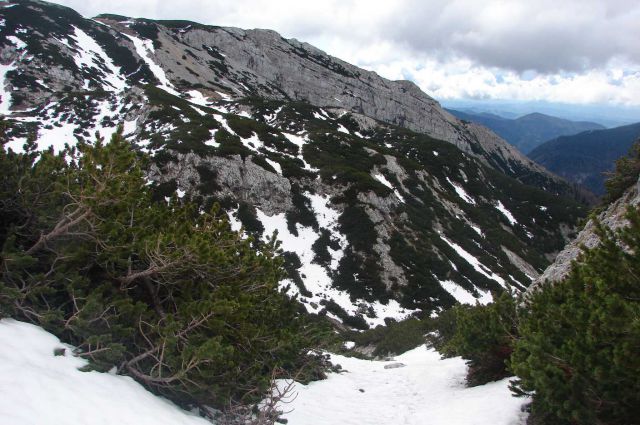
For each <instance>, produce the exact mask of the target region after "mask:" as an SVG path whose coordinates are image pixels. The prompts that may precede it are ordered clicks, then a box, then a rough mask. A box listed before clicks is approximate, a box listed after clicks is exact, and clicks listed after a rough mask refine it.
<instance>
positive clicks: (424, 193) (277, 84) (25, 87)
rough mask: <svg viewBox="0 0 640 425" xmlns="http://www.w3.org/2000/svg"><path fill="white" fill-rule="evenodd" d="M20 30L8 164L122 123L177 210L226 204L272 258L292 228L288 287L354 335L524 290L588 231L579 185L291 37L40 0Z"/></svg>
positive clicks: (5, 80) (20, 18) (19, 22)
mask: <svg viewBox="0 0 640 425" xmlns="http://www.w3.org/2000/svg"><path fill="white" fill-rule="evenodd" d="M3 16H4V17H3V20H2V21H0V43H2V45H1V48H0V63H1V64H2V68H1V69H0V79H1V82H2V84H0V87H2V92H1V93H0V96H1V98H2V101H1V104H0V113H3V114H5V120H6V121H7V123H8V128H7V130H6V134H5V138H6V140H4V142H3V143H4V146H5V148H7V149H12V150H16V151H19V150H21V149H22V148H23V144H24V142H25V141H27V139H28V138H34V139H35V142H36V145H37V146H38V148H39V149H46V148H48V147H49V146H52V149H54V150H55V151H59V150H61V149H62V148H63V147H64V145H65V144H69V145H71V146H73V145H74V144H75V143H76V141H77V140H87V141H90V140H92V139H93V138H94V135H95V134H96V133H97V134H99V135H100V136H101V137H109V136H110V135H111V134H112V133H113V132H114V131H115V129H116V127H117V126H118V125H122V127H123V131H124V134H125V136H126V137H127V138H128V140H130V141H131V143H132V144H134V146H135V147H136V148H137V149H139V150H140V151H143V152H146V153H148V154H149V155H150V156H151V163H150V164H149V170H148V174H147V178H148V179H149V182H150V184H151V185H153V187H154V188H155V189H156V193H157V197H158V200H159V201H162V200H163V198H164V197H170V196H177V197H179V198H182V197H185V198H189V199H191V200H193V201H195V202H198V203H199V204H200V205H202V207H203V208H205V207H209V206H211V205H213V204H214V203H217V204H219V205H220V208H221V209H222V211H224V212H225V213H226V214H227V216H228V218H229V220H230V222H231V224H232V226H233V228H234V229H237V230H240V229H241V227H242V229H243V230H242V231H243V232H244V233H245V235H246V237H249V236H251V237H253V238H254V239H255V240H256V241H260V240H264V239H266V238H269V237H270V236H271V235H272V234H273V233H274V232H275V231H277V238H278V239H279V240H280V241H281V244H282V245H281V247H282V250H283V258H284V259H285V261H286V264H285V267H286V270H287V273H288V278H287V279H285V280H284V281H283V282H282V286H283V288H284V289H285V290H287V291H288V293H290V294H291V295H292V296H297V297H298V298H299V300H300V302H301V303H302V304H303V305H304V306H305V307H306V309H307V311H309V312H312V313H319V314H326V315H327V316H329V317H331V318H332V319H335V320H336V321H338V322H343V323H345V324H347V325H350V326H353V327H360V328H366V327H367V326H371V325H376V324H382V323H384V322H385V319H386V318H392V319H400V318H403V317H406V316H407V315H410V314H413V313H418V314H424V315H429V314H431V313H432V312H437V311H440V310H442V309H444V308H447V307H449V306H451V305H452V304H453V303H455V302H456V301H463V302H470V301H472V300H475V299H478V300H480V301H482V302H487V301H488V300H490V299H491V291H499V290H502V289H504V288H513V289H514V290H517V291H519V290H524V289H525V288H526V287H527V286H528V285H529V283H530V282H531V281H532V280H533V279H535V277H536V276H537V275H538V273H539V272H541V271H542V270H543V269H544V268H545V267H546V266H547V264H548V263H549V261H550V259H551V258H553V256H554V254H555V253H556V252H558V251H559V250H560V249H561V248H562V247H563V246H564V244H565V242H566V240H567V238H568V237H569V236H570V234H571V233H572V229H573V228H574V226H575V223H576V222H577V220H578V219H580V218H581V217H583V216H584V215H585V212H586V211H585V207H584V206H583V205H581V204H579V203H577V202H576V201H575V200H573V199H575V198H577V197H579V196H580V194H579V193H578V192H577V191H576V190H575V188H573V187H572V186H571V185H569V184H567V183H566V182H565V181H564V180H562V179H560V178H558V177H556V176H555V175H552V174H550V173H548V172H547V171H546V170H545V169H544V168H542V167H540V166H539V165H537V164H535V163H534V162H533V161H531V160H529V159H528V158H526V157H524V156H523V155H522V154H520V153H519V152H518V151H517V150H516V149H514V148H513V147H511V146H510V145H508V144H507V143H506V142H505V141H504V140H502V139H501V138H500V137H498V136H497V135H496V134H494V133H493V132H491V131H490V130H488V129H487V128H485V127H483V126H480V125H478V124H473V123H467V122H463V121H460V120H458V119H456V118H455V117H454V116H452V115H451V114H449V113H448V112H446V111H445V110H443V109H442V108H441V107H440V105H439V104H438V103H437V102H436V101H435V100H433V99H432V98H431V97H429V96H428V95H427V94H425V93H423V92H422V91H420V90H419V88H418V87H417V86H416V85H415V84H413V83H411V82H407V81H389V80H386V79H384V78H381V77H380V76H378V75H377V74H375V73H372V72H369V71H365V70H362V69H360V68H357V67H355V66H353V65H350V64H348V63H346V62H343V61H341V60H339V59H336V58H333V57H331V56H329V55H327V54H325V53H324V52H322V51H320V50H318V49H316V48H314V47H313V46H310V45H308V44H306V43H301V42H299V41H297V40H293V39H292V40H287V39H284V38H282V37H280V36H279V35H278V34H277V33H275V32H273V31H269V30H241V29H238V28H224V27H215V26H206V25H201V24H197V23H194V22H186V21H152V20H147V19H132V18H127V17H123V16H116V15H101V16H99V17H96V18H94V19H85V18H83V17H82V16H81V15H79V14H78V13H76V12H75V11H73V10H71V9H69V8H65V7H61V6H58V5H53V4H49V3H45V2H40V1H20V2H12V3H7V4H5V5H4V7H3ZM256 243H257V242H256Z"/></svg>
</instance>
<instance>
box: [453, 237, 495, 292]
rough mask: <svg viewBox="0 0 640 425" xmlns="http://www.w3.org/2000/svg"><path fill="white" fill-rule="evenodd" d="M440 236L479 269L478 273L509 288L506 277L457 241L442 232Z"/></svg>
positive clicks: (476, 269)
mask: <svg viewBox="0 0 640 425" xmlns="http://www.w3.org/2000/svg"><path fill="white" fill-rule="evenodd" d="M440 238H441V239H442V240H443V241H445V242H446V243H447V244H448V245H449V246H450V247H451V248H453V249H454V251H456V253H457V254H458V255H459V256H460V257H462V258H464V259H465V261H466V262H467V263H469V264H471V266H472V267H473V268H474V269H475V271H477V272H478V273H480V274H482V275H484V276H486V277H487V278H489V279H491V280H495V281H496V282H498V283H499V284H500V285H501V286H502V287H503V288H505V289H507V283H506V282H505V281H504V279H503V278H502V277H500V276H498V275H497V274H495V273H493V272H492V271H491V270H489V268H488V267H486V266H485V265H483V264H482V263H481V262H480V260H478V259H477V258H476V257H474V256H473V255H471V254H469V253H468V252H467V251H465V250H464V249H463V248H462V247H461V246H460V245H458V244H456V243H455V242H452V241H450V240H449V239H447V238H446V237H444V236H443V235H442V234H441V235H440Z"/></svg>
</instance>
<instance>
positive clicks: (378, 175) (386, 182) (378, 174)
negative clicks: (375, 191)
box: [373, 173, 405, 204]
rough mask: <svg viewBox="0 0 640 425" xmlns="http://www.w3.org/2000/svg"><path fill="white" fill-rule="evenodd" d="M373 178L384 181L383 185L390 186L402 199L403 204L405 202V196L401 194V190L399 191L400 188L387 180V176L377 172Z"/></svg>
mask: <svg viewBox="0 0 640 425" xmlns="http://www.w3.org/2000/svg"><path fill="white" fill-rule="evenodd" d="M373 178H374V179H376V180H378V181H379V182H380V183H382V184H383V185H385V186H386V187H388V188H389V189H391V190H393V193H394V195H396V197H397V198H398V199H399V200H400V202H402V203H403V204H404V203H405V200H404V197H403V196H402V195H401V194H400V191H398V189H396V188H395V187H394V186H393V185H392V184H391V182H390V181H389V180H387V178H386V177H385V176H384V175H382V174H380V173H376V174H374V175H373Z"/></svg>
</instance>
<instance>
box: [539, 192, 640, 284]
mask: <svg viewBox="0 0 640 425" xmlns="http://www.w3.org/2000/svg"><path fill="white" fill-rule="evenodd" d="M637 205H640V179H639V180H638V182H637V183H636V184H634V185H633V186H632V187H630V188H629V189H627V190H626V191H625V193H624V194H623V196H621V197H620V198H619V199H617V200H616V201H614V202H612V203H611V204H610V205H609V206H607V208H605V209H604V210H603V211H601V212H600V213H599V214H598V215H597V216H596V217H597V220H598V221H599V222H600V223H602V225H604V226H605V227H608V228H609V229H611V230H616V229H619V228H621V227H624V226H627V225H628V221H627V220H626V219H625V214H626V213H627V209H628V208H629V206H637ZM599 243H600V238H599V237H598V235H597V234H596V225H595V222H594V220H593V219H590V220H589V221H588V222H587V223H586V225H585V226H584V228H583V229H582V230H581V231H580V232H579V233H578V236H577V237H576V238H575V239H574V240H572V241H571V243H569V244H567V246H566V247H565V248H564V249H563V250H562V251H561V252H560V253H559V254H558V256H557V257H556V259H555V260H554V262H553V263H552V264H551V265H549V267H547V269H546V270H545V271H544V273H542V274H541V275H540V276H539V277H538V278H537V279H536V280H535V281H534V283H533V284H532V285H531V286H530V287H529V289H528V291H532V290H535V288H536V287H538V286H539V285H542V284H544V283H545V282H547V281H548V282H556V281H559V280H561V279H562V278H564V277H565V276H566V275H567V274H568V273H569V271H570V269H571V262H572V261H574V260H575V259H576V258H578V255H579V254H580V252H581V250H582V247H586V248H593V247H595V246H597V245H598V244H599Z"/></svg>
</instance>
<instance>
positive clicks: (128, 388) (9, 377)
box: [0, 319, 211, 425]
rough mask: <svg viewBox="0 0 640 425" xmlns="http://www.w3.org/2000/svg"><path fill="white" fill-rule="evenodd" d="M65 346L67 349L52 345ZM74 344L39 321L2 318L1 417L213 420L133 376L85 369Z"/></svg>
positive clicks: (135, 422) (25, 424) (49, 424)
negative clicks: (61, 351)
mask: <svg viewBox="0 0 640 425" xmlns="http://www.w3.org/2000/svg"><path fill="white" fill-rule="evenodd" d="M60 348H63V349H65V351H64V355H60V356H56V355H54V350H56V349H60ZM72 350H73V347H70V346H68V345H66V344H62V343H61V342H60V340H58V338H56V337H55V336H53V335H51V334H50V333H48V332H46V331H44V330H43V329H42V328H39V327H37V326H34V325H31V324H28V323H24V322H18V321H15V320H12V319H2V320H0V418H1V419H0V422H2V423H3V424H6V425H68V424H78V425H80V424H82V425H207V424H209V425H211V423H210V422H208V421H206V420H204V419H202V418H200V417H197V416H193V415H192V414H190V413H188V412H186V411H184V410H182V409H180V408H178V407H177V406H175V405H174V404H172V403H171V402H169V401H167V400H165V399H163V398H160V397H156V396H155V395H153V394H151V393H150V392H148V391H147V390H145V389H144V388H143V387H142V386H141V385H140V384H138V383H137V382H135V381H134V380H133V379H132V378H130V377H126V376H118V375H112V374H109V373H100V372H95V371H94V372H81V371H79V370H78V368H81V367H83V366H85V365H86V364H87V362H86V361H85V360H83V359H80V358H78V357H74V356H73V355H72Z"/></svg>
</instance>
